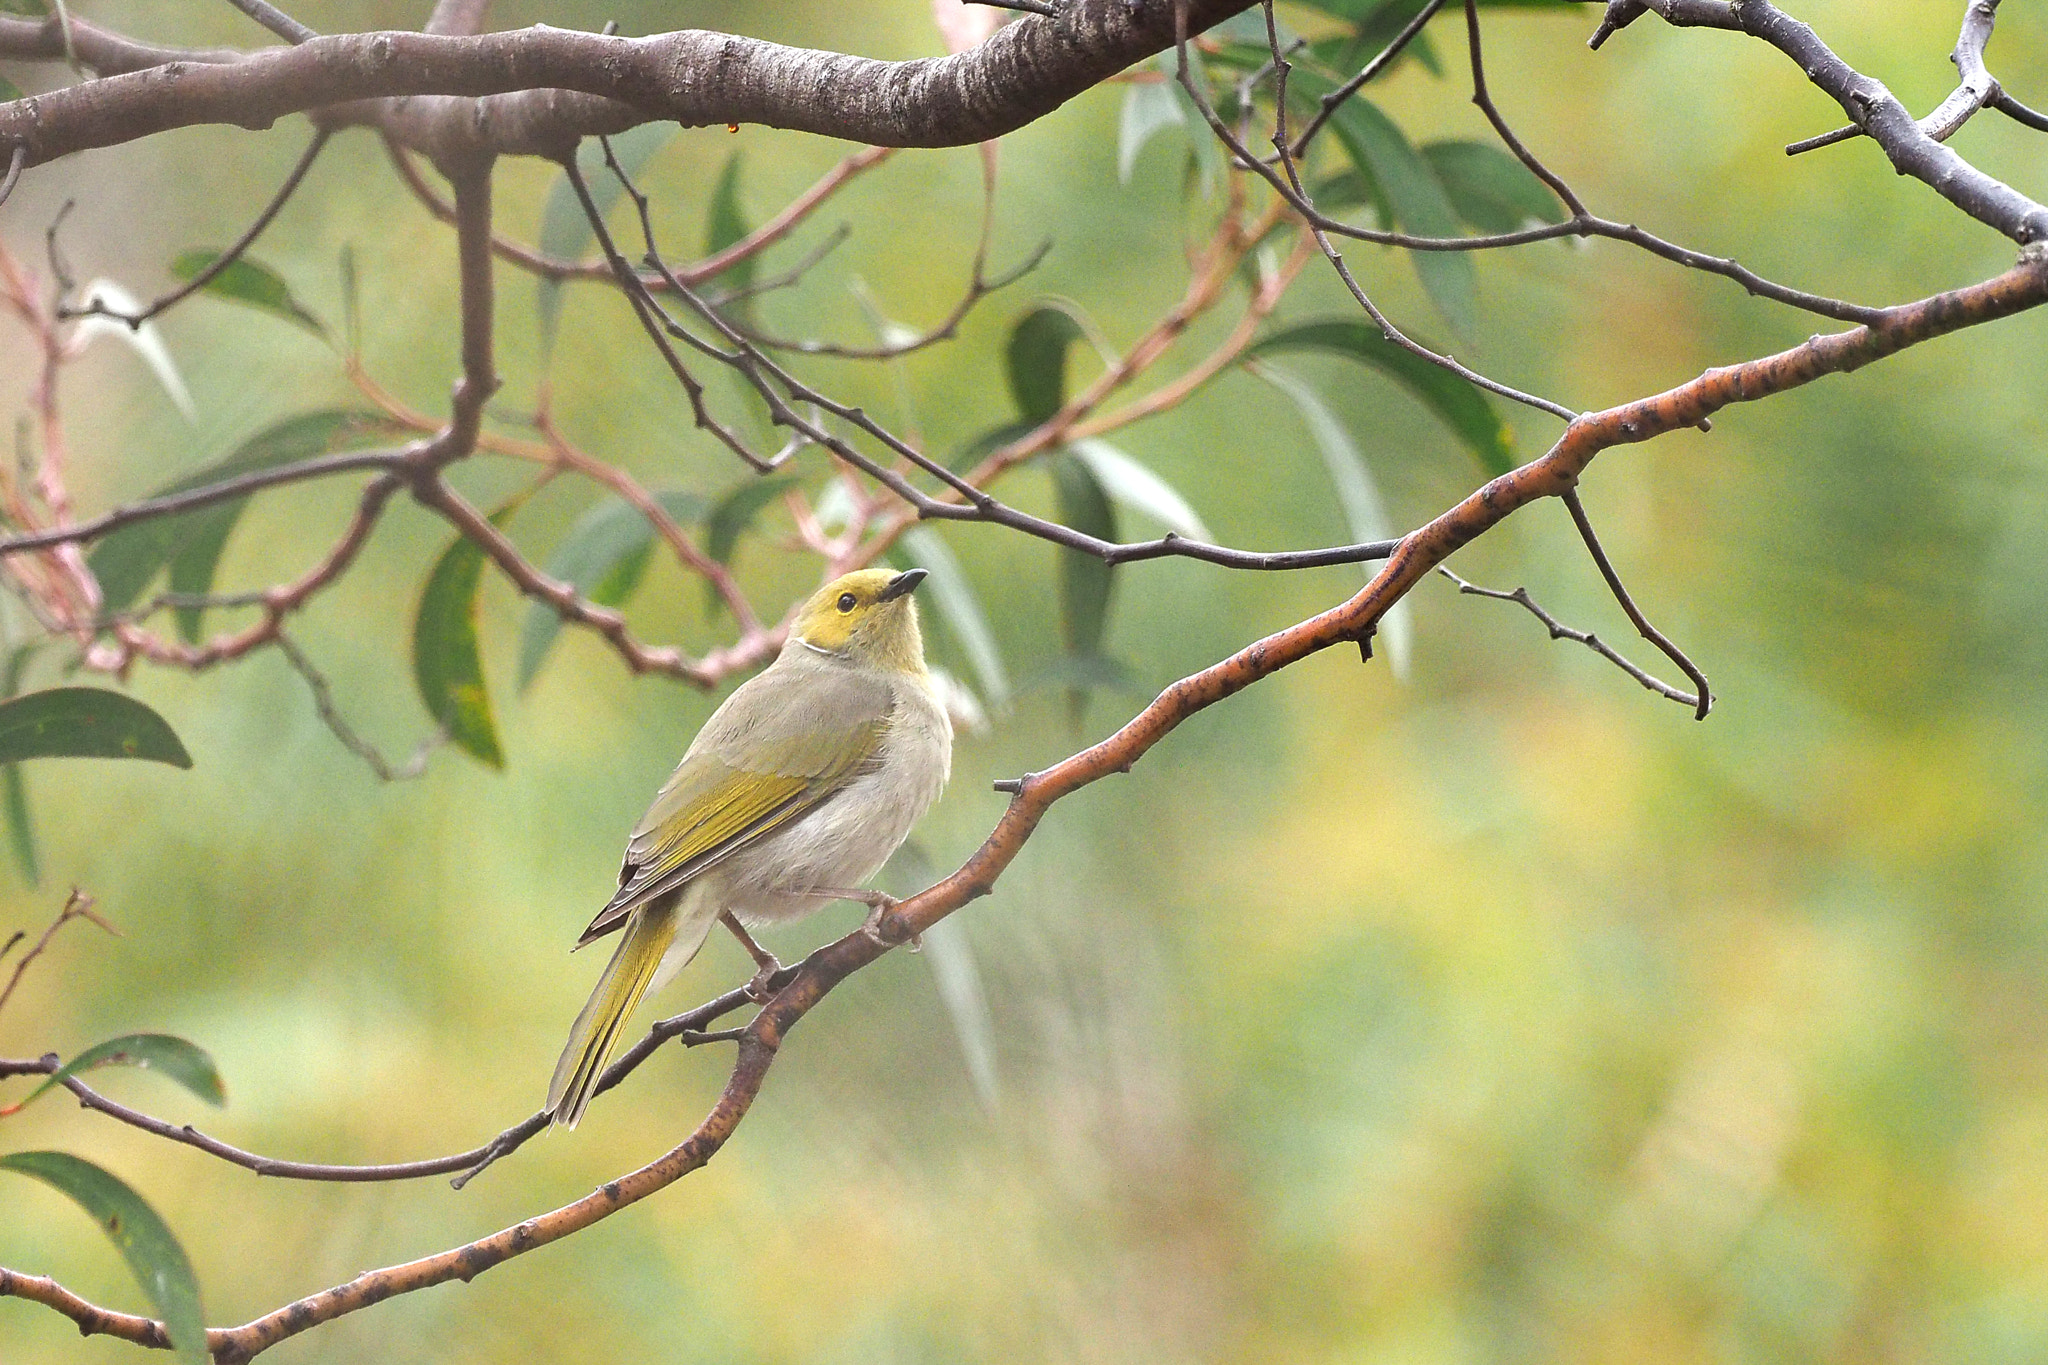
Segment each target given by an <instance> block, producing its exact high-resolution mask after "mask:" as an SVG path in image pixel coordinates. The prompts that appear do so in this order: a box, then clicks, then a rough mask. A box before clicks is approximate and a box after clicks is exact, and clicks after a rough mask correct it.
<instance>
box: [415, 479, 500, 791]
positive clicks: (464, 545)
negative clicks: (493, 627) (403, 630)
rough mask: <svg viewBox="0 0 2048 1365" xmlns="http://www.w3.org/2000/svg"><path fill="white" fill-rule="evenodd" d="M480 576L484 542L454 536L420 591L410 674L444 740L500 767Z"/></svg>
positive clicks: (496, 519) (495, 516) (496, 521)
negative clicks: (481, 638)
mask: <svg viewBox="0 0 2048 1365" xmlns="http://www.w3.org/2000/svg"><path fill="white" fill-rule="evenodd" d="M523 501H525V497H524V495H521V496H520V497H518V498H515V499H513V500H512V501H511V502H509V503H507V504H505V505H504V506H503V507H500V508H499V509H498V510H497V511H495V512H493V513H491V524H492V525H494V526H503V525H504V523H505V522H506V521H508V520H510V519H511V516H512V513H513V512H514V511H516V510H517V509H518V506H519V504H520V503H521V502H523ZM483 574H484V550H483V546H481V545H479V544H477V543H476V542H475V541H473V540H471V539H470V538H469V537H468V536H465V535H461V534H457V535H456V537H455V540H454V542H453V543H452V544H450V545H449V546H448V548H447V549H445V550H443V551H442V552H441V557H440V558H439V559H438V560H436V561H435V562H434V570H433V572H432V573H430V574H428V575H427V582H426V586H425V587H424V588H422V589H421V591H420V605H419V611H418V613H417V614H416V615H415V616H414V617H413V627H412V676H413V681H414V682H415V683H417V684H418V686H419V690H420V700H422V701H423V702H425V703H426V706H427V714H428V715H430V716H432V717H433V718H434V719H435V720H436V721H438V722H440V724H441V727H442V728H443V729H445V730H446V731H447V732H448V738H449V739H450V740H452V741H454V743H455V744H456V746H457V747H459V748H460V749H462V750H463V751H464V752H465V753H467V754H469V755H470V756H471V757H473V758H475V759H477V760H479V761H481V762H484V763H488V764H490V765H491V766H492V767H493V768H500V769H502V768H503V767H504V766H505V754H504V751H503V750H502V749H501V748H500V747H499V746H498V726H497V723H496V721H494V720H493V719H492V717H491V694H490V690H489V688H488V687H487V686H486V685H485V683H484V661H483V653H482V650H481V649H480V648H479V646H478V643H477V604H478V597H479V590H480V589H481V588H482V586H483Z"/></svg>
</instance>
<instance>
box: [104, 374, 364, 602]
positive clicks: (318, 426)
mask: <svg viewBox="0 0 2048 1365" xmlns="http://www.w3.org/2000/svg"><path fill="white" fill-rule="evenodd" d="M392 430H393V428H392V426H391V423H390V421H389V420H388V419H387V418H385V417H383V416H382V415H381V414H378V413H375V412H368V411H363V410H360V409H351V408H332V409H327V410H324V411H320V412H309V413H302V414H300V415H298V416H296V417H288V418H286V419H285V420H283V421H281V422H278V423H276V424H275V425H273V426H270V427H266V428H265V429H264V430H262V431H260V432H258V433H256V435H254V436H252V437H250V438H249V439H248V440H246V441H244V442H243V443H242V444H241V445H240V446H239V447H237V448H236V450H235V451H234V453H233V454H231V455H229V456H227V457H226V458H225V459H221V460H218V461H215V462H214V463H213V464H210V465H207V466H206V467H205V468H203V469H200V470H197V471H195V472H194V473H191V474H188V475H186V476H185V477H183V478H181V479H177V480H174V481H173V482H171V483H168V484H165V485H164V486H163V487H161V488H158V489H156V490H154V491H153V492H151V493H150V494H149V496H150V497H152V498H160V497H166V496H168V495H170V494H173V493H184V492H189V491H190V490H192V489H194V488H205V487H207V486H209V485H211V484H217V483H221V482H223V481H224V480H227V479H231V478H235V477H237V476H238V475H242V474H253V473H255V472H257V471H258V470H263V469H274V468H276V467H277V466H279V465H285V464H292V463H295V462H297V461H299V460H309V459H312V458H314V457H315V456H319V455H326V454H330V453H332V452H334V451H336V450H341V449H345V448H347V447H349V446H352V445H358V444H362V443H364V442H365V441H366V440H367V439H369V438H371V437H373V436H382V435H388V434H389V433H390V432H391V431H392ZM248 501H249V500H248V498H247V497H240V498H231V499H229V500H227V501H225V502H217V503H215V504H213V505H212V506H211V507H202V508H200V509H198V510H197V511H193V512H186V513H182V514H180V515H177V516H169V517H152V518H150V519H149V520H147V521H139V522H135V523H134V524H132V525H129V526H124V527H122V528H121V529H120V530H118V531H115V532H114V533H113V534H112V535H110V536H107V537H106V538H105V539H103V540H101V541H100V543H99V544H98V545H97V546H95V547H94V549H93V552H92V554H91V556H90V557H89V559H88V563H90V564H91V566H92V571H93V576H94V577H95V578H97V579H98V580H99V584H100V592H101V598H102V605H103V607H104V608H105V609H106V610H108V611H121V610H125V609H126V608H128V607H130V606H132V605H134V603H135V600H136V599H137V598H138V597H140V596H141V595H142V592H143V589H145V588H147V587H148V586H149V585H150V582H151V580H153V579H154V578H155V577H156V576H157V574H158V573H159V572H161V571H163V570H165V569H168V570H169V571H170V580H171V588H172V590H173V591H175V592H180V593H193V594H199V595H204V594H206V593H208V592H211V591H212V590H213V577H214V571H215V569H216V567H217V566H218V565H219V563H220V556H221V552H222V550H223V548H224V547H225V546H226V544H227V538H228V535H229V533H230V532H231V531H233V530H234V527H235V522H236V520H237V519H238V518H239V517H240V516H241V515H242V509H243V508H244V507H246V506H247V505H248ZM203 614H204V613H203V610H202V609H201V608H198V607H181V608H179V609H178V613H177V615H178V628H179V631H180V633H181V634H182V635H183V636H184V637H185V639H186V640H188V641H196V640H197V639H198V638H199V630H200V625H201V618H202V616H203Z"/></svg>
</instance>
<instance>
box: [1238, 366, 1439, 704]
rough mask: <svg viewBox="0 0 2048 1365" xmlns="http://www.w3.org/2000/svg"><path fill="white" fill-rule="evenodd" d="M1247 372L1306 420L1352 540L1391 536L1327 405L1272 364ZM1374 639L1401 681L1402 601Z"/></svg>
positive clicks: (1405, 655) (1364, 472) (1407, 640)
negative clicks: (1290, 403) (1291, 403)
mask: <svg viewBox="0 0 2048 1365" xmlns="http://www.w3.org/2000/svg"><path fill="white" fill-rule="evenodd" d="M1253 372H1254V373H1255V374H1257V375H1258V376H1259V377H1260V378H1261V379H1264V380H1265V381H1266V382H1267V383H1269V384H1271V385H1272V386H1273V387H1274V388H1276V389H1278V390H1280V392H1282V393H1284V394H1286V395H1287V396H1288V397H1289V398H1290V399H1292V400H1293V401H1294V406H1295V407H1296V408H1297V409H1298V410H1299V411H1300V413H1301V417H1302V421H1304V422H1306V423H1307V424H1308V429H1309V434H1310V435H1311V436H1313V437H1314V438H1315V443H1316V449H1317V450H1319V451H1321V452H1322V456H1323V467H1324V468H1326V469H1327V470H1329V472H1330V485H1331V487H1332V488H1334V489H1335V490H1336V493H1337V505H1338V506H1340V507H1342V508H1343V509H1344V521H1345V524H1346V526H1347V527H1348V528H1349V530H1350V532H1351V538H1352V540H1353V541H1354V542H1364V541H1369V540H1388V539H1391V538H1392V537H1393V534H1394V524H1393V520H1392V518H1390V517H1389V516H1388V515H1387V505H1386V502H1385V500H1384V499H1382V498H1381V497H1380V490H1379V485H1378V484H1376V483H1375V482H1374V481H1373V477H1372V467H1371V466H1370V465H1368V464H1367V463H1366V461H1365V455H1364V453H1363V452H1361V451H1360V450H1359V448H1358V443H1357V442H1356V441H1354V440H1352V439H1351V433H1350V432H1349V431H1347V430H1345V428H1344V424H1343V423H1342V422H1340V421H1338V420H1337V416H1336V414H1335V413H1333V412H1331V411H1330V409H1329V405H1328V404H1326V403H1324V402H1323V400H1322V398H1321V396H1320V395H1318V394H1317V393H1316V391H1315V389H1314V388H1313V387H1311V386H1310V385H1309V384H1308V382H1307V381H1306V380H1303V379H1300V378H1298V377H1297V376H1295V375H1292V374H1289V373H1288V372H1287V371H1285V370H1283V369H1280V368H1279V367H1278V366H1275V365H1266V364H1262V365H1259V366H1258V367H1257V368H1256V369H1255V370H1254V371H1253ZM1364 569H1365V575H1366V577H1367V578H1370V577H1372V575H1373V573H1374V571H1375V566H1374V565H1372V564H1370V563H1368V564H1366V565H1365V566H1364ZM1379 638H1380V640H1381V642H1382V643H1383V644H1384V645H1385V646H1386V651H1387V666H1388V667H1389V668H1391V669H1392V670H1393V673H1394V676H1395V677H1397V678H1400V679H1402V680H1404V681H1405V680H1406V679H1407V677H1408V660H1409V657H1410V655H1411V652H1412V648H1413V642H1414V625H1413V622H1412V621H1411V619H1410V617H1409V612H1408V603H1407V601H1406V599H1403V600H1402V601H1399V602H1396V603H1395V604H1394V605H1393V606H1392V607H1390V608H1388V609H1387V613H1386V615H1384V616H1382V617H1381V618H1380V623H1379Z"/></svg>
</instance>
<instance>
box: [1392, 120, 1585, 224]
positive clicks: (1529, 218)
mask: <svg viewBox="0 0 2048 1365" xmlns="http://www.w3.org/2000/svg"><path fill="white" fill-rule="evenodd" d="M1422 156H1423V159H1424V160H1425V161H1427V162H1429V164H1430V167H1431V168H1432V169H1433V170H1435V172H1436V177H1437V179H1438V180H1439V181H1441V182H1442V184H1443V187H1444V193H1445V194H1446V195H1448V196H1449V197H1450V201H1451V206H1452V207H1453V208H1455V209H1456V210H1457V211H1458V216H1459V217H1460V218H1463V219H1464V220H1465V221H1466V222H1468V223H1470V224H1471V225H1472V226H1473V227H1475V228H1477V229H1479V230H1480V231H1481V232H1513V231H1515V230H1516V229H1517V228H1522V227H1527V226H1528V225H1529V224H1530V223H1562V222H1563V221H1564V220H1565V210H1564V205H1563V204H1561V203H1559V202H1558V199H1557V196H1556V195H1555V194H1553V193H1551V190H1550V187H1549V186H1548V185H1546V184H1544V183H1543V182H1542V181H1541V180H1538V179H1537V178H1536V173H1535V172H1534V171H1531V170H1530V169H1529V168H1528V167H1527V166H1524V165H1523V164H1522V163H1521V162H1519V161H1517V160H1516V159H1515V158H1514V157H1512V156H1509V155H1508V154H1507V153H1506V152H1504V151H1502V150H1501V149H1500V148H1498V147H1490V146H1488V145H1486V144H1485V143H1483V142H1431V143H1428V144H1427V145H1425V146H1424V147H1423V149H1422Z"/></svg>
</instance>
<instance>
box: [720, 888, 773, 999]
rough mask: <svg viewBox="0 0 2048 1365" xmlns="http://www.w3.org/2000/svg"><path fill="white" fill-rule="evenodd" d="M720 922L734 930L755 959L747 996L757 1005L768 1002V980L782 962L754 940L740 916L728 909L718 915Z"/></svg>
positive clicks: (735, 934) (749, 954) (748, 952)
mask: <svg viewBox="0 0 2048 1365" xmlns="http://www.w3.org/2000/svg"><path fill="white" fill-rule="evenodd" d="M718 922H719V923H720V924H723V925H724V926H725V927H726V928H728V929H730V930H732V934H733V937H734V938H736V939H738V940H739V941H740V947H742V948H745V949H746V950H747V956H749V957H751V958H753V959H754V967H755V968H756V970H755V972H754V979H753V980H751V981H749V982H748V983H747V998H748V999H749V1000H752V1001H753V1002H754V1003H755V1004H757V1005H765V1004H767V1003H768V982H769V981H770V980H771V979H773V978H774V976H775V974H776V973H777V972H779V971H781V970H782V963H780V962H779V961H777V960H776V957H775V954H773V953H771V952H769V951H768V950H767V949H766V948H763V947H762V946H761V945H760V944H758V943H756V942H754V936H753V935H752V934H750V933H748V932H747V931H746V928H745V927H744V926H742V925H741V924H740V922H739V917H738V916H736V915H734V914H733V912H732V911H730V910H728V911H726V912H725V913H724V914H722V915H720V916H719V917H718Z"/></svg>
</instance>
